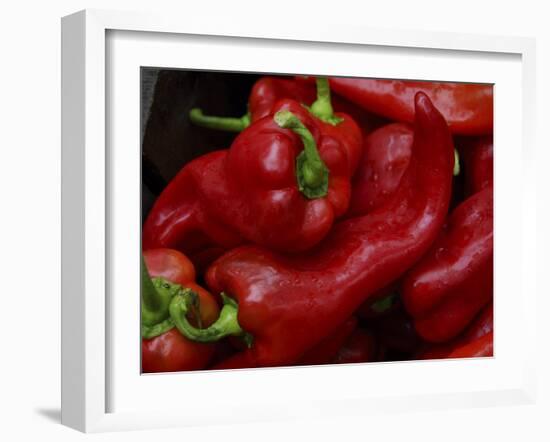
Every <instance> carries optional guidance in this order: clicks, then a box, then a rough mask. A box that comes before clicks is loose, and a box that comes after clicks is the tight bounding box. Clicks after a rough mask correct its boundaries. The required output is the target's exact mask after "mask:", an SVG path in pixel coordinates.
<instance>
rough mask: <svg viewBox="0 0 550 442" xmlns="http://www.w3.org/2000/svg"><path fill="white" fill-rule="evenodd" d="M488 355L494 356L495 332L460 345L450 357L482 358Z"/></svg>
mask: <svg viewBox="0 0 550 442" xmlns="http://www.w3.org/2000/svg"><path fill="white" fill-rule="evenodd" d="M487 356H493V332H489V333H487V334H486V335H483V336H481V337H480V338H477V339H476V340H475V341H472V342H469V343H468V344H465V345H463V346H461V347H458V348H457V349H455V350H454V351H453V352H452V353H451V354H449V356H448V358H449V359H456V358H481V357H487Z"/></svg>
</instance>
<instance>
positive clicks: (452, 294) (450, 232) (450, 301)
mask: <svg viewBox="0 0 550 442" xmlns="http://www.w3.org/2000/svg"><path fill="white" fill-rule="evenodd" d="M492 296H493V188H492V186H489V187H486V188H485V189H483V190H482V191H480V192H478V193H476V194H475V195H473V196H471V197H470V198H468V199H467V200H465V201H464V202H462V203H461V204H460V205H459V206H457V207H456V208H455V209H454V211H453V212H452V213H451V216H450V218H449V220H448V223H447V225H446V227H445V229H444V230H443V232H442V233H441V235H440V237H439V238H438V239H437V240H436V242H435V243H434V244H433V247H432V249H431V251H430V252H429V253H428V254H426V255H425V256H424V257H423V258H422V259H421V260H420V261H419V262H418V263H417V264H416V265H415V266H414V267H413V268H412V269H411V270H410V271H409V273H408V275H407V276H406V277H405V279H404V281H403V285H402V299H403V302H404V304H405V307H406V309H407V311H408V312H409V314H410V315H411V316H412V317H413V318H414V321H415V328H416V330H417V332H418V333H419V334H420V336H422V338H423V339H425V340H426V341H429V342H445V341H448V340H450V339H452V338H454V337H455V336H457V335H458V334H459V333H460V332H461V331H462V330H464V328H465V327H466V326H467V325H468V324H469V323H470V321H471V320H472V319H473V318H474V317H475V315H476V314H477V313H478V312H479V311H480V310H481V309H482V308H483V307H484V306H485V305H486V304H487V303H488V302H489V301H490V299H491V298H492Z"/></svg>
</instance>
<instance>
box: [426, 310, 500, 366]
mask: <svg viewBox="0 0 550 442" xmlns="http://www.w3.org/2000/svg"><path fill="white" fill-rule="evenodd" d="M492 332H493V303H492V302H491V303H490V304H488V305H487V306H486V307H485V308H484V309H483V310H482V311H481V312H480V313H479V315H478V316H477V318H476V319H475V320H474V321H473V322H472V323H471V324H470V325H469V326H468V328H467V329H466V330H465V331H464V333H462V334H461V335H460V336H458V337H457V338H456V339H454V340H453V341H451V342H448V343H444V344H431V345H429V346H427V347H426V348H424V349H423V350H422V351H421V352H420V353H419V354H418V356H417V358H416V359H444V358H447V357H449V355H450V354H451V353H452V352H453V351H455V350H457V349H458V348H461V347H464V346H466V345H467V344H469V343H471V342H474V341H477V340H478V339H479V338H481V337H482V336H484V335H486V334H487V333H492Z"/></svg>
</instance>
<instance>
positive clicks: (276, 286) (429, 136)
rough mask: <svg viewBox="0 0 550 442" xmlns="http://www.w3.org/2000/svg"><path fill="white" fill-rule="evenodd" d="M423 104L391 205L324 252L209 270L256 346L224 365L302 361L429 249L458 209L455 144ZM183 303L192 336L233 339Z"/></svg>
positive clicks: (336, 231)
mask: <svg viewBox="0 0 550 442" xmlns="http://www.w3.org/2000/svg"><path fill="white" fill-rule="evenodd" d="M415 105H416V120H415V137H414V144H413V156H412V158H411V162H410V165H409V168H408V169H407V172H406V173H405V175H404V177H403V179H402V180H401V184H400V186H399V189H398V190H397V191H396V193H395V195H394V197H393V198H392V199H391V200H390V201H388V203H387V204H386V205H384V206H383V207H381V208H380V209H378V210H376V211H374V212H371V213H370V214H368V215H365V216H363V217H358V218H353V219H349V220H346V221H342V222H340V223H338V224H337V225H335V226H334V228H333V229H332V231H331V233H330V234H329V235H328V237H327V238H325V240H324V241H323V242H322V243H320V244H319V246H317V247H315V248H314V249H312V250H311V251H308V252H306V253H303V254H300V255H294V256H289V255H278V254H276V253H275V252H272V251H270V250H267V249H264V248H261V247H257V246H245V247H239V248H237V249H234V250H232V251H230V252H228V253H227V254H225V255H223V256H222V257H221V258H219V259H218V260H217V261H216V262H215V263H214V264H213V265H212V266H211V267H210V269H209V270H208V272H207V274H206V280H207V283H208V286H209V287H210V288H211V289H212V291H213V292H221V293H224V296H225V298H224V299H225V302H229V300H230V299H231V298H229V297H230V296H232V297H234V298H235V300H236V304H235V305H234V306H233V308H234V310H233V314H234V317H233V320H232V321H227V323H226V325H227V327H228V328H229V326H231V327H235V328H238V330H239V331H238V332H237V333H243V330H244V331H246V332H247V333H249V334H250V335H251V336H252V342H251V347H250V348H249V349H247V350H245V351H243V352H241V353H238V354H237V355H236V356H234V357H232V358H230V359H228V360H227V361H225V363H223V364H220V365H219V366H218V368H237V367H254V366H275V365H287V364H292V363H294V362H296V361H297V360H298V359H299V358H300V357H301V356H302V355H303V354H304V353H305V352H306V351H308V350H309V349H310V348H312V347H313V346H314V345H315V344H317V343H318V342H320V341H321V340H322V339H324V338H326V337H327V336H328V335H330V334H331V333H333V332H334V330H335V329H336V328H337V327H338V325H339V324H341V323H342V322H343V321H344V320H345V319H346V318H348V317H350V316H351V315H352V314H353V312H354V311H355V310H356V309H357V307H358V306H359V305H360V304H361V303H362V302H363V301H364V300H366V299H367V298H369V297H370V296H372V294H373V293H375V292H376V291H377V290H379V289H381V288H382V287H384V286H386V285H388V284H389V283H390V282H391V281H393V280H394V279H396V278H397V277H398V276H400V275H401V274H403V273H404V272H405V271H406V270H407V269H408V268H409V267H410V266H411V265H412V264H413V263H414V262H415V261H417V260H418V258H419V257H420V256H422V255H423V254H424V253H425V252H426V251H427V249H428V248H429V246H430V245H431V243H432V242H433V241H434V239H435V238H436V236H437V234H438V232H439V231H440V229H441V227H442V225H443V223H444V221H445V215H446V213H447V209H448V205H449V199H450V193H451V182H452V170H453V164H454V158H453V145H452V139H451V136H450V133H449V131H448V128H447V124H446V122H445V120H444V118H443V117H442V116H441V114H440V113H439V112H438V111H437V109H436V108H435V107H434V106H433V105H432V103H431V101H430V100H429V98H428V97H427V96H426V95H425V94H423V93H419V94H418V95H417V96H416V97H415ZM174 300H175V301H174V309H171V312H172V313H173V316H172V318H173V319H174V321H175V322H176V326H177V327H178V329H179V330H180V331H181V332H182V333H183V334H184V335H186V336H191V337H195V338H200V339H202V340H207V339H210V340H213V341H215V340H218V339H220V338H221V337H223V336H225V335H227V334H228V332H227V331H225V330H223V329H224V327H222V326H221V325H220V323H219V322H218V321H217V322H216V323H214V324H213V325H212V327H210V328H208V329H205V330H195V329H194V328H193V327H191V326H190V325H189V324H188V321H186V319H185V316H184V314H185V312H186V311H187V310H188V304H189V302H188V300H186V298H185V296H179V297H178V298H174ZM178 309H179V310H180V314H179V315H178ZM227 319H228V316H227V315H226V316H225V317H224V320H227ZM236 325H238V327H236Z"/></svg>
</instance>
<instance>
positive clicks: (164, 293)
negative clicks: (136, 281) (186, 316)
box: [141, 255, 181, 326]
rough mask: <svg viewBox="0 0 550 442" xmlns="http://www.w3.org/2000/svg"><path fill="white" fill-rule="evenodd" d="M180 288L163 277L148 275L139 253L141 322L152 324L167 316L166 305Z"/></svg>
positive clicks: (143, 260) (146, 324) (147, 324)
mask: <svg viewBox="0 0 550 442" xmlns="http://www.w3.org/2000/svg"><path fill="white" fill-rule="evenodd" d="M178 290H181V287H180V286H178V285H177V284H172V283H170V282H168V281H166V280H164V279H163V278H153V279H151V277H150V276H149V272H148V270H147V266H146V265H145V259H144V258H143V255H141V323H142V324H143V325H145V326H153V325H156V324H158V323H160V322H162V321H164V320H166V319H167V318H168V316H169V312H168V306H169V304H170V300H171V299H172V297H173V296H174V294H175V293H176V292H177V291H178Z"/></svg>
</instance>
